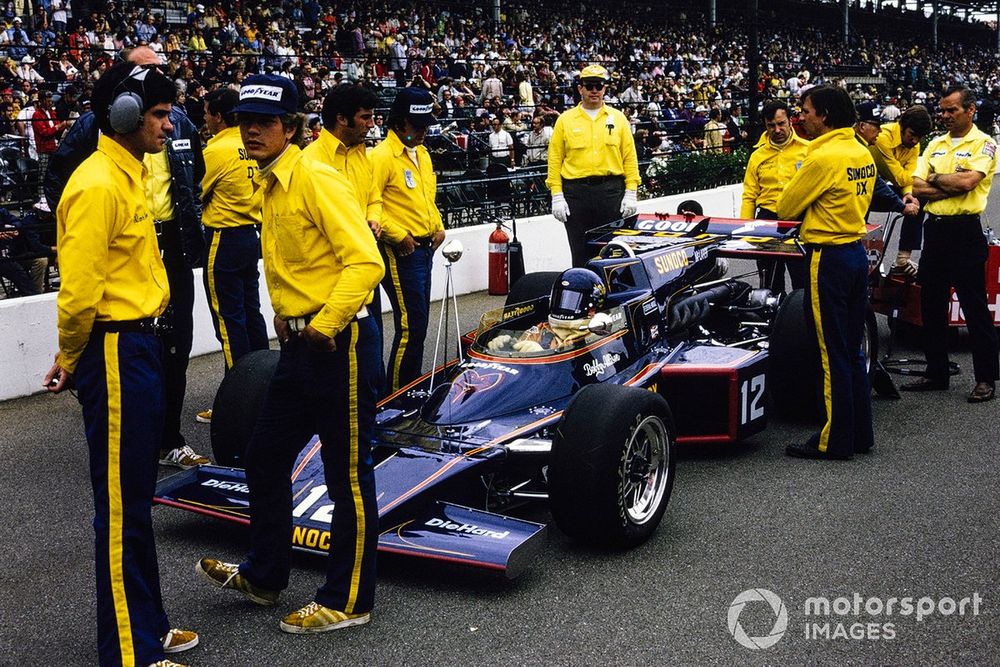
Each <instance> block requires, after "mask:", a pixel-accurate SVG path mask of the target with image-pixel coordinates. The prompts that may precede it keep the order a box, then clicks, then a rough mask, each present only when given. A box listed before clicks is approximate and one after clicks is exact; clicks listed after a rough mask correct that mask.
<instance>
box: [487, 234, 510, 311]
mask: <svg viewBox="0 0 1000 667" xmlns="http://www.w3.org/2000/svg"><path fill="white" fill-rule="evenodd" d="M509 242H510V237H509V236H507V232H505V231H504V230H503V229H502V228H501V227H500V223H499V222H497V228H496V229H495V230H493V233H492V234H490V285H489V293H490V294H492V295H493V296H502V295H504V294H506V293H507V244H508V243H509Z"/></svg>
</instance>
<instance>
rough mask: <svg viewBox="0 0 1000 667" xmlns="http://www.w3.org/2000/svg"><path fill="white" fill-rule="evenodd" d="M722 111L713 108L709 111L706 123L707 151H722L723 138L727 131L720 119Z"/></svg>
mask: <svg viewBox="0 0 1000 667" xmlns="http://www.w3.org/2000/svg"><path fill="white" fill-rule="evenodd" d="M721 118H722V112H721V111H719V110H718V109H712V110H711V111H709V112H708V122H707V123H706V124H705V135H704V146H705V152H706V153H721V152H722V143H723V142H722V138H723V135H724V133H725V131H726V126H725V125H723V124H722V123H721V122H720V120H721Z"/></svg>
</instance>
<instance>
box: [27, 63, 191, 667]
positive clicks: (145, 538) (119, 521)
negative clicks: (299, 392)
mask: <svg viewBox="0 0 1000 667" xmlns="http://www.w3.org/2000/svg"><path fill="white" fill-rule="evenodd" d="M176 94H177V89H176V88H175V87H174V84H173V82H172V81H171V80H170V79H168V78H167V77H166V76H164V75H163V74H161V73H160V72H159V71H158V70H156V69H153V68H149V67H142V66H138V65H135V64H133V63H120V64H118V65H115V66H114V67H112V68H111V69H109V70H108V71H107V72H106V73H105V74H104V75H103V76H102V77H101V78H100V79H99V80H98V82H97V84H96V86H95V88H94V96H93V111H94V115H95V120H96V122H97V124H98V126H99V127H100V131H101V136H100V138H99V139H98V143H97V150H96V152H94V153H92V154H91V155H90V157H88V158H87V159H86V160H84V161H83V163H82V164H81V165H80V167H79V168H78V169H76V171H74V172H73V175H72V176H71V177H70V178H69V181H68V182H67V183H66V187H65V190H64V191H63V193H62V197H61V198H60V200H59V206H58V208H57V209H56V220H57V223H56V226H57V236H58V249H59V268H60V274H61V276H62V284H61V287H60V290H59V297H58V299H57V300H56V309H57V313H58V315H57V317H58V326H59V354H58V355H57V356H56V363H55V365H54V366H52V368H51V369H50V370H49V372H48V373H47V374H46V376H45V386H46V388H47V389H48V390H49V391H52V392H60V391H62V390H63V389H67V388H69V387H70V386H72V384H74V383H75V385H76V389H77V391H78V392H79V400H80V404H81V405H82V406H83V421H84V426H85V429H86V433H87V445H88V447H89V449H90V477H91V483H92V485H93V489H94V511H95V516H94V521H93V525H94V536H95V573H96V575H97V644H98V661H99V662H100V664H101V665H136V664H138V665H149V664H152V663H157V664H165V665H167V664H169V665H174V664H175V663H173V662H163V663H160V661H161V660H163V659H164V658H163V656H164V653H176V652H178V651H184V650H187V649H189V648H192V647H194V646H195V645H197V643H198V635H197V634H195V633H194V632H190V631H185V630H172V629H171V628H170V624H169V623H168V621H167V615H166V613H165V612H164V610H163V601H162V599H161V596H160V577H159V566H158V565H157V562H156V547H155V545H154V536H153V523H152V516H151V510H152V503H153V493H154V490H155V487H156V469H157V468H156V462H157V459H158V458H159V452H160V438H161V437H162V434H163V420H164V387H163V364H162V360H161V349H160V348H161V342H160V339H159V338H158V337H157V331H156V325H155V322H154V318H156V317H157V316H158V315H160V314H161V313H163V311H164V310H165V309H166V307H167V302H168V300H169V299H170V288H169V286H168V282H167V272H166V269H165V268H164V265H163V260H162V259H161V258H160V252H159V249H158V247H157V241H156V231H155V230H154V228H153V216H152V214H151V213H150V210H149V205H148V204H147V201H146V195H145V190H144V186H143V181H144V180H145V178H146V169H145V167H144V166H143V162H142V158H143V155H144V154H145V153H159V152H160V151H162V150H163V149H164V147H165V146H166V144H167V140H168V138H169V137H170V134H171V132H172V131H173V126H172V125H171V122H170V120H169V118H168V116H169V115H170V113H171V103H172V102H173V101H174V98H175V97H176ZM112 106H113V107H114V111H113V112H110V111H109V108H111V107H112Z"/></svg>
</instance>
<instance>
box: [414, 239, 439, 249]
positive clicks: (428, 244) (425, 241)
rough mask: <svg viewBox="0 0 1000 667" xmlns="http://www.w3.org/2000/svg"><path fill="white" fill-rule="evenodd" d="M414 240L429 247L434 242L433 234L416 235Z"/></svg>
mask: <svg viewBox="0 0 1000 667" xmlns="http://www.w3.org/2000/svg"><path fill="white" fill-rule="evenodd" d="M413 240H414V241H416V242H417V245H419V246H425V247H427V248H430V247H431V245H433V244H434V237H433V236H414V237H413Z"/></svg>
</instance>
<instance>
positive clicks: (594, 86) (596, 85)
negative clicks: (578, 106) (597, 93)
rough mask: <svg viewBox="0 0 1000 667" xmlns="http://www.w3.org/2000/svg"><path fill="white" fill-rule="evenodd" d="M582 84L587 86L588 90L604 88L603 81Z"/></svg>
mask: <svg viewBox="0 0 1000 667" xmlns="http://www.w3.org/2000/svg"><path fill="white" fill-rule="evenodd" d="M580 85H581V86H583V87H584V88H586V89H587V90H604V84H603V83H582V84H580Z"/></svg>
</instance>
